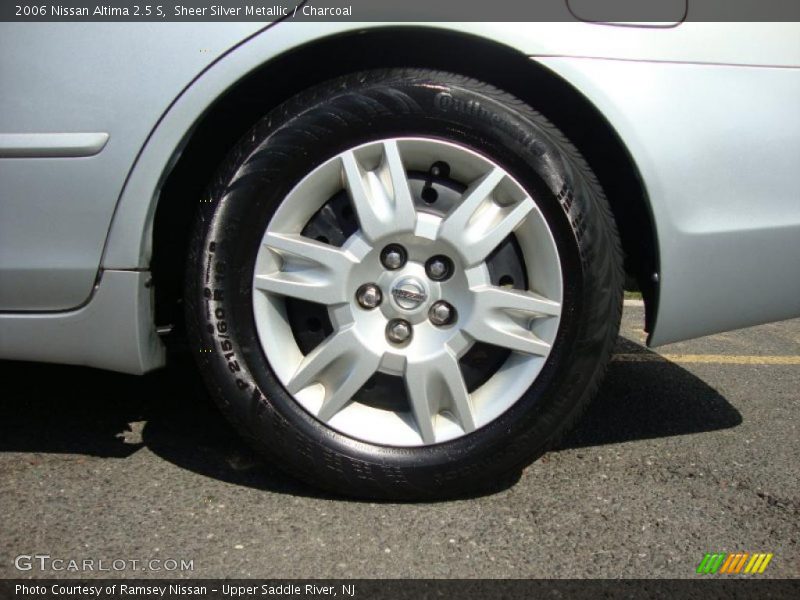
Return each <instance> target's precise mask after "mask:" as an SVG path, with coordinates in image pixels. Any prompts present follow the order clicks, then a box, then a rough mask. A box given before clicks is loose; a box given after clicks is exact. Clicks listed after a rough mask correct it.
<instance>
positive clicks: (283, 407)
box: [186, 69, 624, 499]
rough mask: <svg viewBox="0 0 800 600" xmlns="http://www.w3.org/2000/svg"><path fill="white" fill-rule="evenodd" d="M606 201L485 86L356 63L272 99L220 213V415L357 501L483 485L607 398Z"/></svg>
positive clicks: (200, 293)
mask: <svg viewBox="0 0 800 600" xmlns="http://www.w3.org/2000/svg"><path fill="white" fill-rule="evenodd" d="M623 277H624V274H623V270H622V259H621V250H620V245H619V240H618V236H617V233H616V229H615V225H614V222H613V218H612V216H611V212H610V210H609V207H608V204H607V202H606V200H605V198H604V196H603V192H602V190H601V188H600V186H599V185H598V183H597V181H596V179H595V177H594V176H593V174H592V172H591V171H590V169H589V167H588V166H587V164H586V163H585V162H584V161H583V160H582V158H581V157H580V155H579V153H578V151H577V150H576V149H575V148H574V147H573V146H572V145H571V144H570V142H569V141H568V140H567V139H566V138H565V137H564V136H563V135H562V134H561V133H560V132H559V131H558V130H557V129H556V128H555V127H553V126H552V125H551V124H550V123H549V122H548V121H547V120H545V119H544V118H543V117H542V116H541V115H539V114H538V113H536V112H535V111H534V110H533V109H532V108H531V107H529V106H527V105H526V104H524V103H522V102H520V101H519V100H518V99H516V98H514V97H513V96H511V95H509V94H507V93H505V92H503V91H500V90H498V89H496V88H494V87H491V86H489V85H487V84H485V83H482V82H479V81H475V80H473V79H469V78H466V77H463V76H458V75H453V74H449V73H443V72H435V71H428V70H421V69H388V70H376V71H367V72H361V73H356V74H353V75H348V76H345V77H341V78H338V79H335V80H332V81H329V82H327V83H324V84H322V85H320V86H318V87H315V88H313V89H311V90H308V91H306V92H304V93H302V94H300V95H298V96H296V97H294V98H292V99H291V100H289V101H287V102H286V103H284V104H283V105H281V106H280V107H278V108H276V109H274V110H272V111H271V112H270V113H269V114H267V115H266V116H265V117H264V118H263V119H262V120H261V121H259V122H258V123H257V124H256V125H255V127H253V129H252V130H251V131H250V132H249V133H248V134H247V135H246V136H245V137H244V138H243V139H242V140H241V141H240V142H239V143H238V145H237V146H236V147H235V149H234V150H233V151H232V152H231V154H230V156H229V158H228V160H227V161H226V163H225V164H224V165H223V166H222V167H221V168H220V170H219V172H218V174H217V175H216V177H215V180H214V182H213V184H212V185H211V187H210V190H209V192H208V194H207V196H206V197H205V198H203V201H202V202H201V203H200V214H199V218H198V220H197V226H196V228H195V232H194V237H193V242H192V246H191V248H190V260H189V268H188V273H187V284H186V306H187V317H188V330H189V336H190V340H191V343H192V345H193V348H194V350H195V351H196V354H197V357H198V360H199V363H200V366H201V369H202V372H203V374H204V377H205V378H206V382H207V384H208V386H209V387H210V389H211V390H212V392H213V394H214V396H215V397H216V399H217V400H218V402H219V404H220V406H221V408H222V411H223V412H224V413H225V414H226V415H227V417H228V418H230V420H231V421H232V422H233V423H234V425H235V426H236V427H237V428H238V430H239V431H240V432H241V433H242V434H243V435H244V436H245V437H246V438H247V439H248V440H249V441H250V442H251V443H252V444H253V445H254V446H255V447H256V448H257V449H259V450H260V451H262V452H263V453H264V454H265V455H266V456H267V457H268V458H269V459H270V460H272V461H274V462H275V463H276V464H277V465H280V466H281V467H283V468H285V469H287V470H289V471H290V472H291V473H294V474H295V475H297V476H299V477H301V478H303V479H305V480H306V481H308V482H311V483H312V484H313V485H315V486H321V487H324V488H326V489H328V490H332V491H335V492H339V493H343V494H347V495H352V496H359V497H371V498H394V499H420V498H441V497H453V496H458V495H464V494H473V493H479V492H481V491H484V490H486V489H490V488H492V487H494V486H496V485H497V483H498V482H499V481H505V480H508V478H509V477H510V476H512V475H513V474H514V473H518V472H519V470H520V469H521V468H522V467H524V466H525V465H527V464H528V463H530V461H532V460H533V459H535V458H536V457H537V456H539V455H540V454H541V453H542V452H544V451H545V450H546V449H547V448H548V446H549V445H550V444H552V443H553V442H554V441H555V440H556V439H557V438H558V436H559V434H560V433H561V432H563V431H564V430H565V427H567V426H568V425H569V424H570V423H572V422H573V421H574V420H575V419H576V418H577V416H578V415H579V414H580V412H581V409H582V408H583V407H584V406H585V405H586V404H587V402H588V401H589V399H590V398H591V396H592V395H593V394H594V392H595V391H596V389H597V387H598V385H599V383H600V380H601V377H602V374H603V372H604V370H605V366H606V364H607V362H608V360H609V357H610V353H611V349H612V346H613V344H614V341H615V338H616V335H617V332H618V329H619V320H620V313H621V306H622V282H623Z"/></svg>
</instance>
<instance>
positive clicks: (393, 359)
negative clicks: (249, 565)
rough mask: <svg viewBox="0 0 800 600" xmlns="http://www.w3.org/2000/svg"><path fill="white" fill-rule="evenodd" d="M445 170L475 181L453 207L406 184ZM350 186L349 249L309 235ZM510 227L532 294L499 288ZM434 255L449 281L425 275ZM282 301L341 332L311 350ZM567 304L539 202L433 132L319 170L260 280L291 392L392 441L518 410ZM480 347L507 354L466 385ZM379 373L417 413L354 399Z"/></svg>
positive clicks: (369, 435) (265, 339)
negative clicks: (298, 303) (392, 329)
mask: <svg viewBox="0 0 800 600" xmlns="http://www.w3.org/2000/svg"><path fill="white" fill-rule="evenodd" d="M437 162H444V163H446V164H447V165H448V166H449V168H450V178H451V179H452V180H454V181H456V182H460V183H461V184H463V185H465V186H466V189H465V191H464V192H463V194H461V199H460V202H459V203H458V204H456V205H454V206H452V207H451V208H449V209H448V210H447V211H446V212H441V211H437V210H433V209H432V208H431V207H430V206H428V205H427V204H426V203H425V202H423V201H422V200H421V199H419V198H418V197H417V196H418V194H416V193H415V191H414V190H413V189H412V186H411V185H410V183H409V178H408V174H409V173H410V172H426V171H428V170H429V169H430V168H431V165H433V164H435V163H437ZM342 189H345V190H346V191H347V194H348V196H349V198H350V202H351V204H352V207H353V209H354V211H355V214H356V216H357V218H358V223H359V229H358V230H357V231H356V232H355V233H354V234H353V235H352V236H350V237H349V239H347V241H346V242H345V243H344V244H343V245H342V246H341V247H336V246H332V245H329V244H326V243H323V242H320V241H317V240H314V239H311V238H308V237H305V236H303V235H301V231H302V230H303V228H304V226H305V224H306V223H308V222H309V220H310V219H311V218H312V217H313V215H314V214H315V213H316V212H317V211H318V210H319V209H320V208H321V207H322V206H323V205H325V204H326V202H328V200H329V199H330V198H332V197H333V196H334V195H335V194H337V193H339V192H341V191H342ZM512 233H513V234H514V236H515V237H516V240H517V242H518V244H519V247H520V250H521V253H522V256H523V257H524V263H525V264H524V269H525V273H526V275H527V280H528V290H527V291H523V290H515V289H510V288H506V287H498V286H494V285H492V283H491V280H490V275H489V269H488V267H487V264H486V260H487V257H489V255H490V254H491V253H492V251H493V250H495V248H497V247H498V245H500V244H501V242H503V241H504V240H505V239H506V238H507V237H508V236H509V235H510V234H512ZM390 244H397V245H400V246H401V247H402V248H404V249H405V251H406V253H407V260H406V262H405V264H404V265H403V266H402V267H401V268H398V269H396V270H390V269H388V268H387V267H386V266H385V265H384V264H383V262H382V256H381V254H382V251H383V249H384V248H386V247H387V246H388V245H390ZM437 255H441V256H446V257H449V258H450V259H451V260H452V262H453V273H452V275H450V276H449V277H448V278H447V279H446V280H444V281H435V280H432V279H431V278H430V277H429V276H428V274H427V273H426V268H425V264H426V261H428V260H429V259H430V258H431V257H433V256H437ZM364 284H375V285H377V286H378V287H379V288H380V290H381V295H382V297H383V301H382V302H381V303H380V305H379V306H377V307H376V308H368V307H364V306H362V304H360V303H359V301H358V298H357V291H358V290H359V289H360V288H361V287H362V286H363V285H364ZM286 298H297V299H300V300H305V301H308V302H314V303H318V304H324V305H326V306H327V309H328V315H329V318H330V322H331V325H332V326H333V333H332V334H331V335H330V336H328V338H326V339H325V340H324V341H323V342H322V343H321V344H319V345H318V346H317V347H316V348H314V349H313V350H311V351H310V352H309V353H308V354H306V355H304V354H303V352H302V351H301V350H300V348H299V347H298V344H297V342H296V340H295V336H294V334H293V331H292V328H291V325H290V320H289V318H288V316H287V309H286ZM439 301H445V302H447V303H448V304H449V305H452V307H453V308H454V312H455V313H456V314H457V318H456V319H455V320H453V321H452V322H450V323H449V324H446V325H438V326H437V325H435V324H434V323H432V322H431V321H430V318H429V312H430V309H431V307H432V306H433V305H434V304H435V303H437V302H439ZM561 303H562V273H561V267H560V261H559V256H558V251H557V249H556V244H555V241H554V240H553V236H552V234H551V232H550V229H549V227H548V226H547V223H546V221H545V219H544V217H543V215H542V214H541V212H540V210H539V208H538V206H537V204H536V202H535V200H534V199H533V198H532V197H531V196H530V195H529V194H528V193H527V192H526V191H525V190H524V189H523V188H522V186H521V185H520V184H519V183H518V182H516V181H515V180H514V179H513V178H512V177H511V176H510V175H509V174H508V173H507V172H505V171H504V170H503V169H502V168H501V167H499V166H498V165H497V164H495V163H494V162H492V161H491V160H489V159H488V158H486V157H484V156H481V155H479V154H477V153H476V152H474V151H472V150H470V149H468V148H465V147H463V146H460V145H456V144H453V143H449V142H443V141H440V140H435V139H427V138H397V139H387V140H381V141H376V142H371V143H368V144H364V145H361V146H358V147H356V148H353V149H351V150H348V151H346V152H343V153H341V154H339V155H338V156H335V157H334V158H332V159H330V160H328V161H326V162H325V163H323V164H322V165H320V166H319V167H317V168H315V169H314V170H313V171H312V172H311V173H309V174H308V175H307V176H306V177H305V178H303V179H302V180H301V181H300V182H299V183H298V184H297V185H296V186H295V187H294V189H293V190H292V191H291V192H290V193H289V194H288V196H287V197H286V198H285V199H284V200H283V202H282V203H281V204H280V206H279V207H278V209H277V210H276V212H275V214H274V216H273V217H272V219H271V220H270V222H269V225H268V226H267V230H266V232H265V233H264V236H263V239H262V243H261V246H260V248H259V251H258V256H257V258H256V265H255V271H254V276H253V307H254V316H255V324H256V328H257V331H258V337H259V340H260V342H261V346H262V349H263V351H264V354H265V356H266V358H267V360H268V361H269V363H270V365H271V367H272V368H273V370H274V371H275V373H276V375H277V377H278V378H279V380H280V381H281V383H282V384H283V385H284V387H285V388H286V390H287V391H288V392H289V393H290V394H291V395H292V397H293V398H294V399H295V400H296V401H297V402H298V403H299V404H300V405H301V406H303V408H305V409H306V410H307V411H308V412H310V413H311V414H312V415H314V416H315V417H316V418H317V419H319V420H320V421H322V422H323V423H325V424H327V425H328V426H329V427H331V428H333V429H335V430H337V431H339V432H341V433H343V434H346V435H348V436H351V437H353V438H356V439H360V440H363V441H366V442H372V443H377V444H384V445H389V446H421V445H429V444H434V443H439V442H444V441H447V440H451V439H454V438H458V437H460V436H463V435H466V434H468V433H470V432H472V431H474V430H475V429H477V428H479V427H482V426H484V425H486V424H487V423H489V422H490V421H492V420H493V419H495V418H497V417H498V416H500V415H501V414H502V413H504V412H505V411H506V410H508V409H509V408H510V407H511V406H512V405H513V404H514V403H515V402H516V401H517V400H518V399H519V398H520V397H521V396H522V395H523V394H524V393H525V391H526V390H528V388H529V387H530V386H531V385H532V383H533V382H534V380H535V379H536V377H537V376H538V374H539V372H540V371H541V369H542V367H543V366H544V363H545V361H546V360H547V357H548V355H549V354H550V350H551V347H552V344H553V343H554V340H555V337H556V333H557V331H558V325H559V322H560V315H561ZM393 320H403V321H405V322H407V323H409V324H410V326H411V329H412V334H411V335H410V336H409V337H408V338H407V339H406V340H405V341H404V342H397V341H394V340H393V339H390V336H389V335H387V325H388V324H389V322H390V321H393ZM478 341H480V342H484V343H487V344H491V345H493V346H498V347H500V348H506V349H508V350H511V353H510V354H509V356H508V358H507V359H506V361H505V363H503V365H502V366H501V367H500V368H499V369H498V370H497V371H496V372H495V373H494V374H493V375H491V377H489V379H488V380H487V381H485V382H484V383H483V384H482V385H480V386H479V387H477V389H474V390H471V391H468V389H467V386H466V384H465V381H464V377H463V375H462V372H461V369H460V366H459V359H460V358H461V357H462V356H464V354H465V353H466V352H467V351H468V350H469V349H470V347H471V346H472V345H473V344H474V343H475V342H478ZM376 372H382V373H386V374H389V375H396V376H400V377H403V378H404V380H405V385H406V390H407V396H408V399H409V406H408V409H407V410H397V411H393V410H386V409H384V408H378V407H376V406H370V405H367V404H364V403H361V402H357V401H352V398H353V396H354V395H355V394H356V393H357V392H358V391H359V390H360V389H361V388H362V386H363V385H364V384H365V383H366V382H367V381H368V380H369V379H370V377H372V376H373V375H374V374H375V373H376Z"/></svg>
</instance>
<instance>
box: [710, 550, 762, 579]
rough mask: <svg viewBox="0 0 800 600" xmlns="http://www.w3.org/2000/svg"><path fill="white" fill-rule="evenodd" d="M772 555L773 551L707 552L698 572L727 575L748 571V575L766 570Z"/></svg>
mask: <svg viewBox="0 0 800 600" xmlns="http://www.w3.org/2000/svg"><path fill="white" fill-rule="evenodd" d="M772 557H773V554H772V553H769V554H765V553H754V554H750V553H749V552H736V553H733V554H726V553H725V552H716V553H709V552H707V553H706V555H705V556H704V557H703V560H701V561H700V564H699V565H698V566H697V572H698V573H703V574H706V575H714V574H715V573H719V574H725V575H732V574H736V573H746V574H748V575H755V574H757V573H763V572H764V570H765V569H766V568H767V565H768V564H769V561H771V560H772Z"/></svg>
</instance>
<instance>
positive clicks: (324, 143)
mask: <svg viewBox="0 0 800 600" xmlns="http://www.w3.org/2000/svg"><path fill="white" fill-rule="evenodd" d="M0 73H1V74H2V92H1V93H0V156H2V159H1V160H0V182H1V184H2V187H1V188H0V189H1V190H2V192H1V193H2V205H0V210H2V219H0V277H1V278H2V286H0V310H1V311H2V314H0V357H2V358H6V359H18V360H33V361H51V362H62V363H71V364H77V365H90V366H93V367H98V368H103V369H112V370H115V371H121V372H126V373H146V372H148V371H151V370H153V369H157V368H159V367H161V366H163V365H164V364H165V362H166V358H165V357H166V352H165V349H164V340H163V336H164V335H165V332H170V331H171V332H172V333H171V335H177V334H180V333H183V332H185V336H186V340H188V345H189V347H190V349H191V351H192V353H193V354H194V355H195V357H196V359H197V361H198V362H199V365H200V369H199V370H200V372H201V373H202V376H203V377H204V379H205V383H206V385H207V387H208V389H209V390H210V392H211V394H212V395H213V396H214V397H215V398H216V400H217V402H218V404H219V406H220V408H221V410H222V412H223V413H224V414H225V415H226V416H227V417H228V418H229V419H230V421H231V422H232V423H233V424H234V425H235V427H236V428H237V429H238V431H239V432H240V433H241V434H242V435H243V436H244V437H245V438H246V439H247V440H248V442H249V443H251V444H252V445H253V446H254V447H255V448H257V449H258V450H259V451H261V452H262V453H263V454H264V455H266V456H267V457H268V459H269V460H270V461H272V462H274V463H275V464H278V465H281V466H282V467H283V468H285V469H287V470H289V471H290V472H291V473H294V474H296V475H297V476H299V477H300V478H303V479H305V480H307V481H309V482H312V483H313V484H314V485H317V486H321V487H323V488H325V489H328V490H333V491H336V492H341V493H344V494H350V495H354V496H361V497H373V498H380V497H383V498H396V499H413V498H433V497H445V496H448V497H453V496H457V495H461V494H469V493H476V492H477V491H480V490H482V489H486V488H487V487H488V486H490V485H491V484H492V483H494V482H497V481H498V480H501V479H503V478H505V477H507V476H508V475H509V474H511V473H514V472H517V471H518V470H519V469H520V468H521V467H523V466H525V465H526V464H528V463H529V462H531V461H532V460H534V459H535V458H536V457H538V456H540V455H541V454H542V453H543V452H544V451H545V450H546V449H547V448H548V446H549V445H551V444H552V443H553V442H554V440H556V439H557V438H558V437H559V435H560V434H562V433H563V432H564V430H565V428H567V427H568V426H569V425H570V424H572V423H574V422H575V421H576V419H577V418H578V417H579V416H580V414H581V412H582V411H583V409H584V408H585V407H586V406H587V403H588V402H589V401H590V400H591V398H592V396H593V395H594V394H595V392H596V391H597V389H598V387H599V385H600V382H601V380H602V376H603V373H604V370H605V368H606V365H607V363H608V361H609V357H610V354H611V351H612V346H613V345H614V342H615V339H616V336H617V333H618V327H619V322H620V313H621V307H622V296H623V285H624V282H625V281H626V280H627V281H629V282H633V281H635V282H638V287H639V289H641V291H642V294H643V297H644V301H645V305H646V318H645V321H646V322H645V323H644V327H645V329H646V331H647V332H648V334H649V339H648V343H649V344H650V345H651V346H658V345H660V344H665V343H668V342H674V341H678V340H684V339H687V338H691V337H696V336H702V335H706V334H710V333H715V332H720V331H724V330H729V329H733V328H738V327H744V326H748V325H753V324H757V323H764V322H768V321H776V320H781V319H786V318H790V317H797V316H800V266H798V265H800V260H799V259H800V192H798V185H797V173H798V167H800V112H798V111H799V110H800V109H799V107H800V26H798V25H797V24H791V23H786V24H781V23H772V24H767V23H761V24H759V23H750V24H744V23H690V22H686V23H682V24H678V25H675V26H672V27H644V26H641V27H639V26H630V25H629V26H625V27H621V26H615V25H610V24H592V23H584V22H571V23H567V22H565V23H549V24H545V23H527V24H525V23H504V24H501V23H460V24H447V23H439V24H435V25H426V26H421V25H419V26H417V25H413V24H412V25H405V26H395V25H391V24H385V23H384V24H381V23H368V24H363V23H362V24H355V23H346V22H340V23H287V22H279V23H276V24H273V25H271V26H269V27H265V25H264V24H263V23H261V24H259V23H205V24H203V23H195V24H186V23H159V24H146V25H144V24H124V23H105V24H103V23H71V24H70V23H60V24H59V23H16V24H14V25H9V24H4V25H3V26H2V28H1V29H0ZM54 401H55V400H54ZM109 401H110V402H112V401H113V398H109Z"/></svg>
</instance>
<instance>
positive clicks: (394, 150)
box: [341, 140, 417, 242]
mask: <svg viewBox="0 0 800 600" xmlns="http://www.w3.org/2000/svg"><path fill="white" fill-rule="evenodd" d="M382 151H383V156H382V158H381V162H380V165H379V166H378V168H377V169H375V170H372V171H367V170H365V169H364V167H363V166H362V165H361V163H360V162H359V160H358V159H357V158H356V156H355V154H354V153H353V152H345V153H344V154H342V155H341V160H342V172H343V176H344V182H345V187H346V189H347V192H348V194H349V195H350V200H351V201H352V203H353V208H354V209H355V212H356V215H357V216H358V222H359V225H360V227H361V231H362V232H363V234H364V237H366V238H367V239H368V240H369V241H371V242H374V241H375V240H377V239H379V238H383V237H386V236H389V235H396V234H398V233H404V232H411V231H414V227H415V225H416V220H417V213H416V209H415V208H414V200H413V198H412V196H411V189H410V188H409V185H408V178H407V176H406V171H405V168H404V167H403V161H402V158H401V156H400V151H399V149H398V147H397V143H396V142H395V141H394V140H388V141H385V142H383V144H382Z"/></svg>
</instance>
